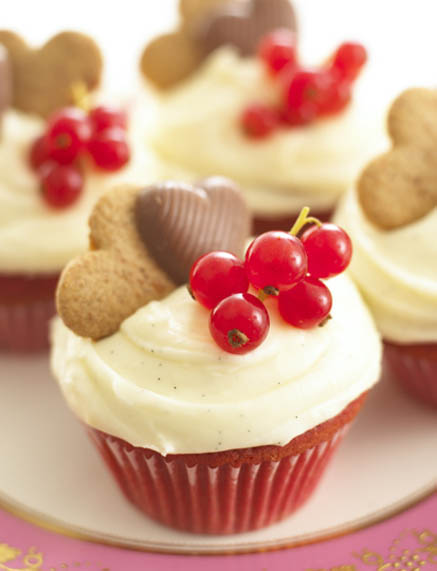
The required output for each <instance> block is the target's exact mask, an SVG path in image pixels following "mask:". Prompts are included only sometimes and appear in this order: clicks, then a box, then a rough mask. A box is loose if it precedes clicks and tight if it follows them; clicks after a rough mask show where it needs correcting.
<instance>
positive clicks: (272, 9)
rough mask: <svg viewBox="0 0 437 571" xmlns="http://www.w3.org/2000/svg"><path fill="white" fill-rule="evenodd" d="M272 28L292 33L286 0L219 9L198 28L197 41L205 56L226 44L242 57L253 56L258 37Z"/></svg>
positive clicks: (290, 10) (252, 1) (291, 12)
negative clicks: (289, 30) (287, 30)
mask: <svg viewBox="0 0 437 571" xmlns="http://www.w3.org/2000/svg"><path fill="white" fill-rule="evenodd" d="M276 28H288V29H291V30H293V31H296V17H295V13H294V10H293V7H292V6H291V4H290V2H289V0H249V2H245V3H241V2H228V3H227V4H224V5H223V6H219V7H218V8H217V9H216V10H214V12H213V13H211V14H210V15H209V17H208V18H207V19H205V20H204V21H203V22H201V24H200V25H199V27H198V30H197V42H198V43H199V45H200V46H201V48H202V50H203V52H204V53H205V54H210V53H211V52H213V51H214V50H216V49H217V48H218V47H220V46H223V45H230V46H233V47H235V48H236V49H237V50H238V52H239V53H240V54H241V55H242V56H250V55H253V54H254V53H256V49H257V47H258V44H259V42H260V40H261V38H262V37H263V36H264V35H265V34H266V33H267V32H270V31H272V30H274V29H276Z"/></svg>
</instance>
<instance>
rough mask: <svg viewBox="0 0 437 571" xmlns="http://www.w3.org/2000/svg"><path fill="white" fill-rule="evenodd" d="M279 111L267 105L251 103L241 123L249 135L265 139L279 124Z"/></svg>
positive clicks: (242, 116)
mask: <svg viewBox="0 0 437 571" xmlns="http://www.w3.org/2000/svg"><path fill="white" fill-rule="evenodd" d="M278 121H279V118H278V113H277V112H276V111H275V109H271V108H270V107H267V106H265V105H258V104H256V103H255V104H254V105H250V106H249V107H247V108H246V109H245V110H244V111H243V114H242V115H241V125H242V127H243V130H244V132H245V133H246V135H247V136H248V137H251V138H253V139H264V138H265V137H268V136H269V135H270V134H271V133H272V132H273V131H274V130H275V128H276V126H277V125H278Z"/></svg>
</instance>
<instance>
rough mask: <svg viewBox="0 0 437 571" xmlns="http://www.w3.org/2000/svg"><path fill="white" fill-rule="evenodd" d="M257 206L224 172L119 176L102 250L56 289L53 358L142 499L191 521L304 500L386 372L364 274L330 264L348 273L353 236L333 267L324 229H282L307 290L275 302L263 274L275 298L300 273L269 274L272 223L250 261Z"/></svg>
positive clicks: (275, 512) (164, 516) (76, 408)
mask: <svg viewBox="0 0 437 571" xmlns="http://www.w3.org/2000/svg"><path fill="white" fill-rule="evenodd" d="M249 218H250V217H249V212H248V210H247V209H246V207H245V205H244V203H243V202H242V200H241V196H240V194H239V193H238V191H237V189H236V188H235V187H234V185H232V183H230V182H229V181H227V180H226V179H222V178H216V177H214V178H210V179H207V180H204V181H202V182H201V183H199V184H198V185H197V186H191V185H187V184H184V185H182V184H179V183H165V184H159V185H155V186H152V187H149V188H147V189H145V190H140V189H135V188H131V189H118V190H114V191H111V192H109V193H107V194H106V195H105V196H104V197H103V198H102V199H101V200H100V201H99V203H98V204H97V206H96V208H95V209H94V212H93V214H92V216H91V219H90V225H91V243H92V245H93V248H94V249H93V250H91V252H89V253H88V254H86V255H83V256H81V257H79V258H78V259H76V260H74V261H73V262H71V263H70V264H69V265H68V266H67V268H66V269H65V270H64V272H63V274H62V277H61V280H60V282H59V286H58V291H57V305H58V311H59V315H60V318H57V319H56V321H54V323H53V330H52V355H51V363H52V370H53V373H54V376H55V377H56V379H57V381H58V383H59V386H60V388H61V390H62V392H63V395H64V397H65V399H66V401H67V403H68V405H69V406H70V408H71V409H72V410H73V412H74V413H75V414H76V415H77V417H78V418H79V419H80V420H81V421H82V423H83V424H84V426H85V428H86V429H87V431H88V432H89V434H90V436H91V438H92V440H93V442H94V443H95V444H96V446H97V448H98V450H99V451H100V453H101V455H102V457H103V459H104V461H105V462H106V464H107V466H108V468H109V469H110V471H111V472H112V473H113V476H114V478H115V480H116V481H117V483H118V485H119V487H120V489H121V490H122V492H123V493H124V494H125V496H126V497H127V498H128V500H130V501H131V502H132V503H133V504H134V505H135V506H136V507H137V508H139V509H140V510H142V511H143V512H144V513H145V514H146V515H147V516H149V517H151V518H153V519H154V520H156V521H158V522H160V523H162V524H165V525H168V526H171V527H174V528H178V529H181V530H184V531H189V532H195V533H219V534H225V533H237V532H244V531H249V530H253V529H257V528H260V527H263V526H266V525H269V524H271V523H274V522H275V521H279V520H281V519H283V518H285V517H287V516H288V515H289V514H291V513H292V512H293V511H295V510H296V509H297V508H298V507H299V506H301V505H302V504H303V503H304V502H305V501H306V500H307V499H308V497H309V496H310V495H311V493H312V491H313V490H314V488H315V487H316V485H317V483H318V481H319V479H320V477H321V475H322V474H323V472H324V470H325V467H326V465H327V463H328V461H329V460H330V458H331V456H332V454H333V453H334V451H335V449H336V448H337V446H338V445H339V443H340V441H341V439H342V437H343V436H344V434H345V433H346V431H347V429H348V427H349V426H350V424H351V422H352V420H353V419H354V417H355V416H356V414H357V413H358V411H359V410H360V408H361V406H362V405H363V403H364V401H365V398H366V395H367V393H368V391H369V390H370V389H371V387H372V386H373V385H374V383H375V382H376V381H377V379H378V376H379V367H380V363H379V361H380V341H379V336H378V334H377V332H376V330H375V327H374V325H373V322H372V320H371V318H370V316H369V313H368V312H367V309H366V308H365V306H364V304H363V303H362V301H361V299H360V297H359V294H358V293H357V290H356V289H355V287H354V286H353V284H352V282H351V281H350V280H349V279H348V278H347V277H345V276H344V275H339V276H337V277H333V278H332V279H331V280H329V282H328V284H329V288H328V286H327V285H325V284H324V283H323V282H322V281H321V280H320V279H318V278H316V277H314V276H315V275H320V274H324V275H326V273H327V272H326V271H325V270H326V268H327V266H329V265H330V270H329V272H328V273H330V274H331V275H332V273H337V271H341V260H340V259H339V258H342V260H343V261H344V258H345V256H344V255H343V254H344V252H346V250H347V251H349V250H348V248H346V249H344V248H343V250H342V247H339V248H338V251H340V250H342V251H341V252H340V254H338V251H337V254H335V253H334V255H333V256H329V260H330V262H329V263H326V264H325V266H324V268H325V269H324V270H323V271H321V270H320V268H321V267H322V265H323V264H322V265H321V264H320V263H316V262H315V260H316V259H317V253H318V246H317V245H316V244H315V243H314V239H311V235H312V236H313V238H314V234H313V232H315V230H314V229H312V228H310V229H309V230H308V231H307V232H308V234H307V233H305V234H304V236H303V237H302V241H301V240H299V239H297V238H296V237H295V236H291V235H289V234H287V233H285V232H281V233H279V234H280V236H279V237H278V236H277V234H278V233H276V234H275V236H276V237H277V238H278V240H279V241H280V242H281V244H282V246H283V247H284V248H285V249H286V250H287V249H288V250H289V249H291V250H293V251H294V255H293V256H292V268H291V269H290V268H288V269H289V271H286V269H285V268H284V267H282V269H283V270H284V275H282V274H281V276H282V277H281V280H282V281H283V282H284V284H285V283H286V282H287V283H288V285H289V286H290V287H291V285H290V284H293V285H294V287H293V288H292V289H287V290H284V291H283V290H282V289H281V290H280V292H279V298H278V300H276V299H274V298H273V296H267V298H266V299H265V303H262V302H261V301H260V299H258V298H257V297H255V293H256V291H255V288H254V287H253V286H250V288H249V280H250V281H251V283H256V284H257V286H256V287H257V288H261V289H262V291H261V290H260V292H259V293H260V298H262V297H265V296H266V295H267V293H268V291H272V289H273V288H274V287H276V286H278V287H280V288H283V287H285V286H284V284H282V281H281V284H279V283H276V282H275V283H274V284H273V283H272V284H270V287H267V286H265V284H260V280H261V281H262V279H267V278H266V275H267V273H268V272H267V268H266V267H264V268H263V270H262V272H261V274H262V276H264V278H262V276H261V277H260V275H259V272H258V274H257V269H258V270H259V268H260V266H262V260H261V258H262V256H261V258H260V248H261V250H264V249H265V246H266V243H265V241H264V240H267V241H268V240H270V239H271V236H270V238H269V237H268V236H267V238H266V235H263V236H261V237H260V238H262V242H253V243H252V244H251V246H250V247H249V250H248V251H247V254H246V262H245V263H243V262H242V261H241V260H242V256H243V252H244V249H245V242H246V240H247V237H248V231H249ZM300 220H301V222H300V223H299V224H298V225H297V226H295V233H297V232H298V230H299V228H300V226H302V222H303V223H305V222H306V221H307V218H305V216H304V217H303V218H302V217H301V219H300ZM332 226H333V225H331V227H330V229H329V230H330V231H332ZM322 229H323V231H321V233H322V234H323V233H325V237H326V231H327V230H326V228H324V227H322ZM337 238H338V235H337ZM342 240H343V242H342ZM322 242H323V240H322ZM340 242H341V243H343V244H344V239H343V237H341V236H340V238H338V240H337V242H336V243H337V245H338V244H340ZM278 243H279V242H278ZM278 243H276V245H274V244H270V252H274V251H275V248H276V247H277V246H278ZM331 246H332V244H331ZM325 247H326V241H325ZM217 249H218V251H217ZM328 249H329V248H328ZM334 249H335V248H334ZM306 252H308V255H307V254H306ZM261 253H262V252H261ZM319 253H320V248H319ZM325 253H326V252H325ZM276 254H277V255H278V256H279V254H278V252H276ZM276 254H275V255H276ZM346 254H347V252H346ZM199 256H200V257H199ZM308 258H310V259H311V260H313V262H312V263H313V266H312V270H311V272H312V273H313V276H312V277H308V276H307V269H308V268H309V267H310V264H311V263H309V262H308ZM334 258H336V259H337V262H338V263H337V262H336V263H331V261H332V260H333V259H334ZM264 259H265V260H268V256H267V258H264ZM275 261H277V260H276V258H275ZM193 262H194V264H193ZM273 263H274V262H273ZM334 266H335V267H336V268H337V269H336V270H334V269H333V268H334ZM190 268H191V269H190ZM317 268H319V270H317ZM279 273H280V272H279ZM279 273H278V274H277V275H279ZM255 274H257V275H258V277H257V275H255ZM285 274H286V275H285ZM284 276H285V277H284ZM188 281H189V285H190V287H189V288H187V282H188ZM248 288H249V289H248ZM261 294H264V295H261ZM224 296H226V297H224ZM290 296H291V297H290ZM296 296H298V297H300V299H301V301H302V303H301V304H297V305H296V304H295V303H294V302H295V301H296ZM305 296H306V297H305ZM310 297H311V300H312V301H310ZM291 298H293V299H291ZM304 298H305V299H304ZM290 302H291V303H290ZM331 307H332V310H331ZM296 308H297V310H296ZM329 316H330V317H331V319H328V317H329ZM292 323H294V326H292V325H291V324H292Z"/></svg>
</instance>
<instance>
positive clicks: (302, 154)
mask: <svg viewBox="0 0 437 571" xmlns="http://www.w3.org/2000/svg"><path fill="white" fill-rule="evenodd" d="M354 92H355V95H356V97H355V99H354V101H353V103H352V104H351V105H350V106H349V107H348V108H347V110H346V111H345V112H343V113H340V114H338V115H335V116H333V117H332V118H329V119H323V120H319V121H316V122H314V123H313V124H311V125H308V126H305V127H301V128H292V129H285V128H284V129H281V130H278V131H277V132H276V133H274V134H273V135H272V136H271V137H268V138H267V139H265V140H262V141H253V140H251V139H249V138H247V136H245V135H244V134H243V132H242V130H241V128H240V126H239V117H240V114H241V113H242V111H243V110H244V109H245V108H246V107H247V105H249V104H251V103H253V102H260V103H269V104H270V103H273V102H274V101H278V100H279V97H280V94H279V85H278V82H277V81H276V82H275V81H273V80H272V79H270V78H269V77H268V76H267V74H266V73H265V71H264V69H263V66H262V64H261V63H260V62H259V61H258V60H257V59H254V58H253V59H247V58H246V59H242V58H239V57H238V56H237V55H236V54H235V53H234V52H233V51H232V50H230V49H229V48H223V49H221V50H218V51H217V52H215V53H214V54H213V55H212V56H211V57H210V58H209V59H208V60H207V62H206V63H205V64H204V66H203V67H202V68H201V69H200V70H199V71H198V72H197V73H196V74H195V75H194V76H193V77H192V78H190V79H189V80H187V81H186V82H184V83H183V84H182V86H181V87H178V88H175V89H173V90H171V91H170V92H169V93H168V94H167V95H164V96H163V98H162V101H161V112H160V116H159V121H158V124H157V128H156V132H155V133H154V135H153V137H152V140H151V143H150V144H151V146H152V147H153V148H154V150H155V151H156V152H157V154H158V155H159V156H160V157H161V159H162V163H163V165H162V168H163V176H164V177H169V176H182V177H184V178H190V179H195V178H196V177H197V178H198V177H199V176H207V175H211V174H220V175H224V176H227V177H230V178H232V179H234V180H235V181H237V182H238V183H239V184H240V185H241V186H242V187H243V190H244V191H245V194H246V198H247V200H248V202H249V205H250V206H251V208H252V210H253V211H255V212H256V213H262V214H268V215H269V214H270V215H274V214H277V213H281V212H284V211H286V212H287V211H288V212H291V211H294V210H299V209H300V208H301V207H302V204H307V205H309V206H311V207H313V208H314V207H316V208H321V209H327V208H331V207H332V206H333V205H334V204H335V202H336V200H337V198H338V197H339V195H340V194H341V193H342V192H343V191H345V190H346V189H347V188H348V187H349V186H350V184H351V183H352V181H353V179H354V177H355V175H356V173H357V172H358V171H359V169H360V168H361V166H362V165H364V164H365V163H366V161H367V160H368V159H369V158H370V156H371V155H373V154H374V153H375V152H377V151H378V150H380V149H382V148H384V147H385V146H386V138H385V134H384V129H383V109H382V106H381V104H379V110H378V107H376V106H375V104H373V103H372V102H371V99H370V98H369V96H368V95H364V94H362V93H361V94H360V90H359V89H358V91H357V86H356V87H355V88H354Z"/></svg>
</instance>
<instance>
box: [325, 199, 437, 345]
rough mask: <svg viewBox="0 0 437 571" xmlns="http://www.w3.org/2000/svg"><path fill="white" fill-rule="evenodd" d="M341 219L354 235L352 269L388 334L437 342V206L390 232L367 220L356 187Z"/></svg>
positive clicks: (339, 214) (409, 340)
mask: <svg viewBox="0 0 437 571" xmlns="http://www.w3.org/2000/svg"><path fill="white" fill-rule="evenodd" d="M336 222H337V223H338V224H340V225H341V226H343V227H344V228H345V229H346V230H347V231H348V232H349V234H350V236H351V238H352V240H353V245H354V255H353V256H352V263H351V266H350V273H351V275H352V277H353V278H354V280H355V281H356V283H357V284H358V286H359V288H360V289H361V291H362V293H363V295H364V297H365V299H366V301H367V302H368V304H369V306H370V309H371V310H372V312H373V315H374V317H375V320H376V323H377V326H378V327H379V329H380V331H381V333H382V335H383V337H384V338H385V339H387V340H389V341H394V342H398V343H437V240H436V236H437V234H436V230H437V208H434V209H433V210H432V211H431V212H430V213H429V214H428V215H427V216H425V217H424V218H422V219H421V220H418V221H417V222H415V223H413V224H409V225H407V226H404V227H403V228H399V229H396V230H390V231H386V230H381V229H380V228H377V227H376V226H374V225H373V224H371V223H370V221H368V220H367V218H366V217H365V215H364V213H363V211H362V209H361V207H360V205H359V202H358V199H357V195H356V192H355V191H351V192H350V193H348V194H347V196H346V197H345V198H344V199H343V201H342V203H341V204H340V207H339V209H338V212H337V214H336Z"/></svg>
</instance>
